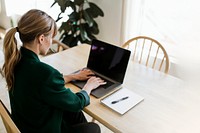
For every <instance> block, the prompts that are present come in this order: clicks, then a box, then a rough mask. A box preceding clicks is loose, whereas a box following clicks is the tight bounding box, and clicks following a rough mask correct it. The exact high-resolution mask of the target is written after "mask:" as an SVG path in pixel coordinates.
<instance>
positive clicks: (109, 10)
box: [91, 0, 123, 45]
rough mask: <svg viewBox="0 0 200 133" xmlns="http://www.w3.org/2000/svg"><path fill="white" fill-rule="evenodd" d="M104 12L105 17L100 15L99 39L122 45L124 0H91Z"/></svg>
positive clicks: (97, 20) (98, 19)
mask: <svg viewBox="0 0 200 133" xmlns="http://www.w3.org/2000/svg"><path fill="white" fill-rule="evenodd" d="M91 2H94V3H96V4H97V5H98V6H99V7H100V8H101V9H102V10H103V12H104V17H98V18H97V19H96V22H97V23H98V25H99V30H100V33H99V34H98V35H97V36H96V37H97V39H99V40H102V41H105V42H109V43H112V44H115V45H120V42H121V37H120V36H121V22H122V6H123V0H91Z"/></svg>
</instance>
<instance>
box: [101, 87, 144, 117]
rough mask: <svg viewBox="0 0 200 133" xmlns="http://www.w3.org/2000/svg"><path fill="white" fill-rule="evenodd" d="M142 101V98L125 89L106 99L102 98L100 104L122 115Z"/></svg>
mask: <svg viewBox="0 0 200 133" xmlns="http://www.w3.org/2000/svg"><path fill="white" fill-rule="evenodd" d="M143 100H144V98H143V97H142V96H140V95H138V94H136V93H134V92H132V91H131V90H128V89H127V88H121V89H120V90H118V91H116V92H114V93H113V94H111V95H109V96H107V97H106V98H103V99H102V100H101V103H102V104H103V105H105V106H107V107H109V108H111V109H112V110H114V111H116V112H117V113H119V114H121V115H123V114H125V113H126V112H128V111H129V110H130V109H131V108H133V107H134V106H136V105H137V104H138V103H140V102H141V101H143Z"/></svg>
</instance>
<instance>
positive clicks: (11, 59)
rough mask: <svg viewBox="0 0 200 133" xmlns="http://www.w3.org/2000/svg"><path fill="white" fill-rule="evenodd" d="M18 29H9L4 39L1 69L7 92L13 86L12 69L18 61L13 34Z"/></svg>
mask: <svg viewBox="0 0 200 133" xmlns="http://www.w3.org/2000/svg"><path fill="white" fill-rule="evenodd" d="M17 31H18V28H12V29H10V30H9V31H8V32H7V33H6V35H5V38H4V45H3V50H4V64H3V68H2V72H3V76H4V77H5V79H6V82H7V86H8V90H11V88H12V87H13V84H14V69H15V66H16V65H17V63H18V62H19V60H20V57H21V56H20V51H19V50H18V47H17V40H16V38H15V33H16V32H17Z"/></svg>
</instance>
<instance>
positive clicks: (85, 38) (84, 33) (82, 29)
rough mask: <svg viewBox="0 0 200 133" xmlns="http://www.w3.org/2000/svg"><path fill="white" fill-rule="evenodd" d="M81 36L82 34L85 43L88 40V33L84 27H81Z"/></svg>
mask: <svg viewBox="0 0 200 133" xmlns="http://www.w3.org/2000/svg"><path fill="white" fill-rule="evenodd" d="M80 34H81V39H82V40H83V41H85V40H87V38H88V37H87V32H86V31H85V28H84V26H83V25H80Z"/></svg>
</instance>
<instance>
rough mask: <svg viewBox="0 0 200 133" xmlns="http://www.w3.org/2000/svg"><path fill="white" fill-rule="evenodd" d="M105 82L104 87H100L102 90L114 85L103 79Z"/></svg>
mask: <svg viewBox="0 0 200 133" xmlns="http://www.w3.org/2000/svg"><path fill="white" fill-rule="evenodd" d="M103 80H104V81H105V82H107V83H106V84H105V85H101V87H103V88H104V89H107V88H108V87H109V86H111V85H113V84H114V83H113V82H111V81H109V80H106V79H103Z"/></svg>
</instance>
